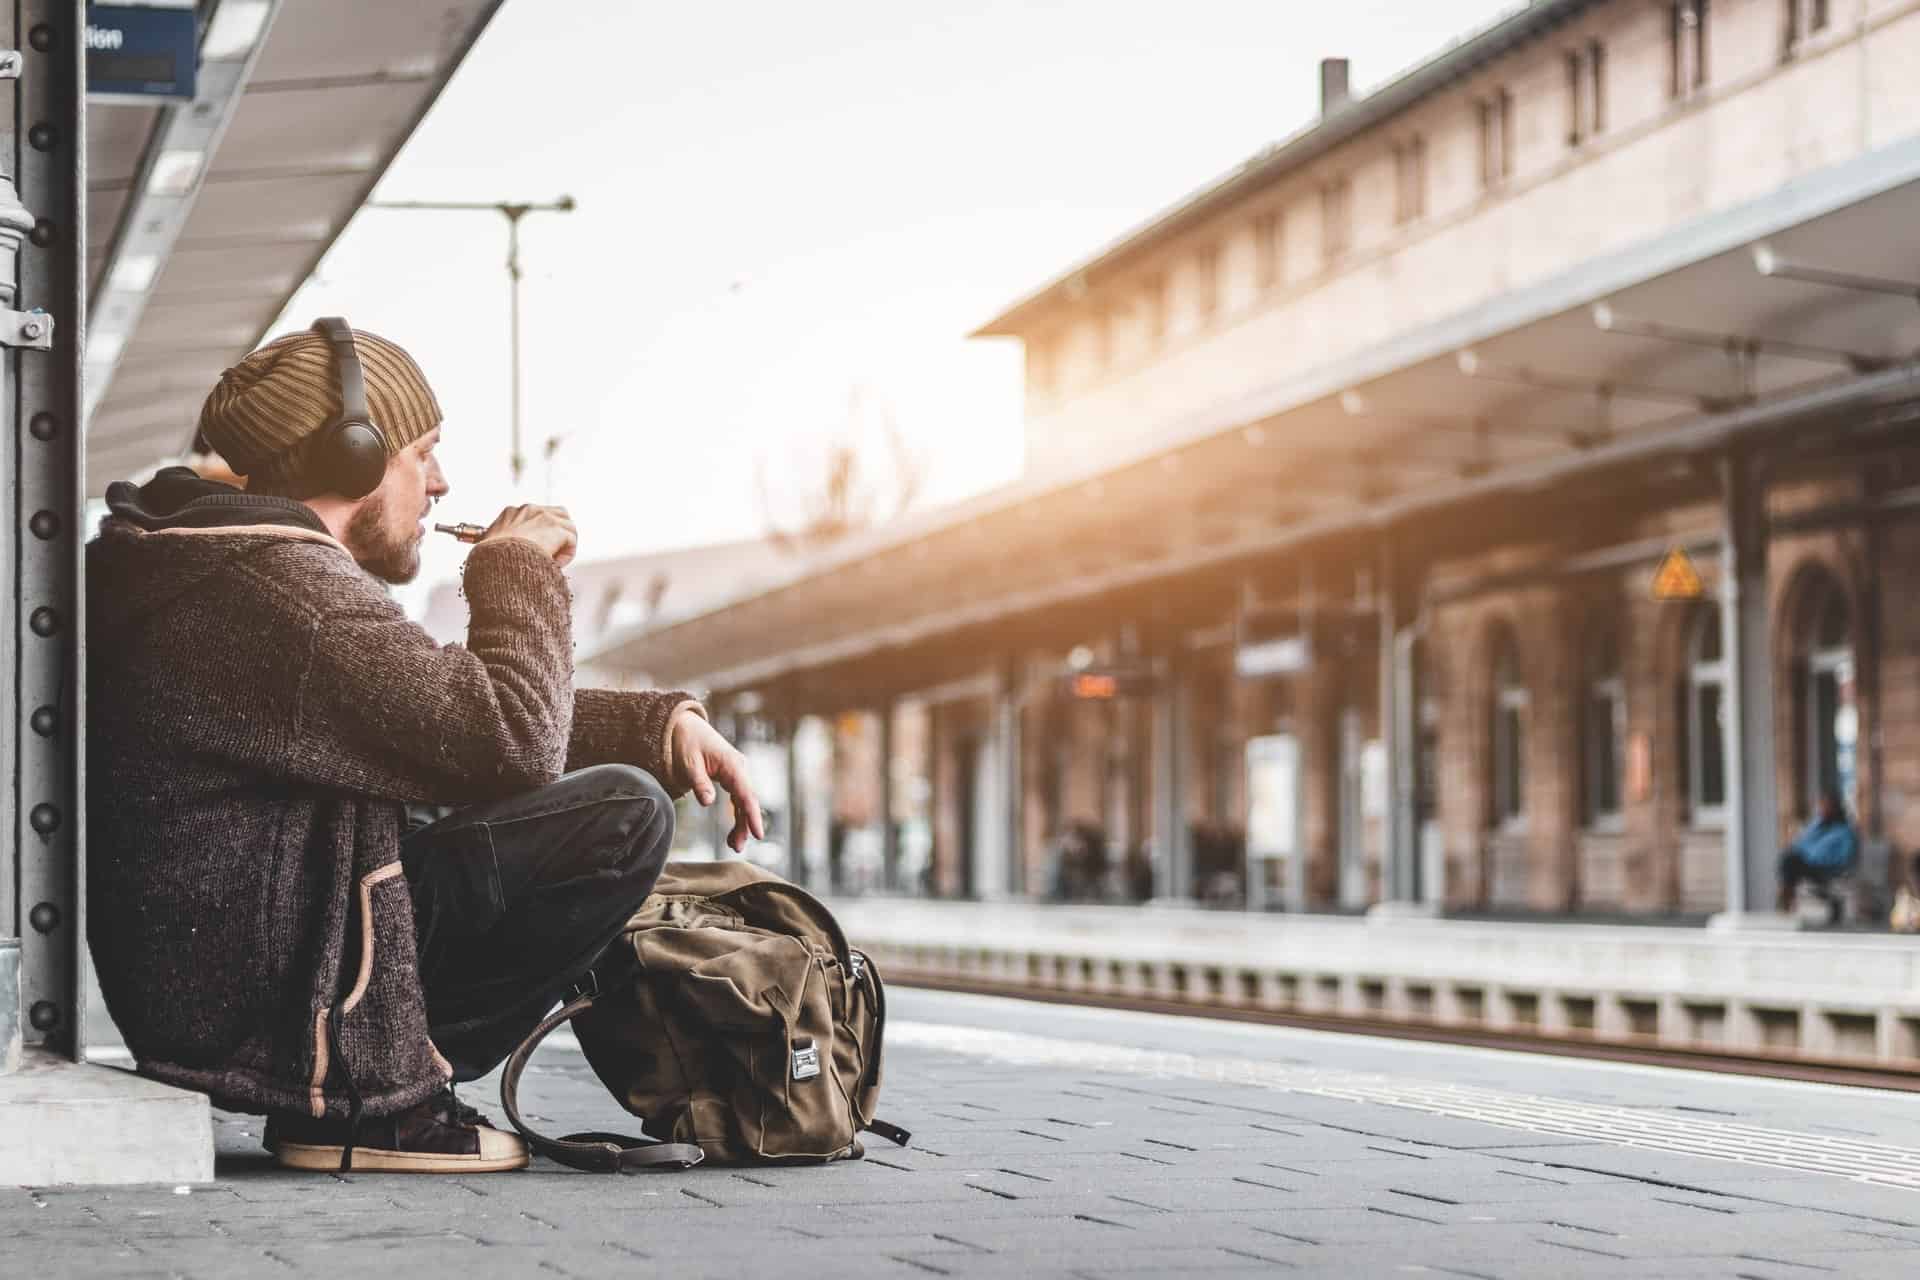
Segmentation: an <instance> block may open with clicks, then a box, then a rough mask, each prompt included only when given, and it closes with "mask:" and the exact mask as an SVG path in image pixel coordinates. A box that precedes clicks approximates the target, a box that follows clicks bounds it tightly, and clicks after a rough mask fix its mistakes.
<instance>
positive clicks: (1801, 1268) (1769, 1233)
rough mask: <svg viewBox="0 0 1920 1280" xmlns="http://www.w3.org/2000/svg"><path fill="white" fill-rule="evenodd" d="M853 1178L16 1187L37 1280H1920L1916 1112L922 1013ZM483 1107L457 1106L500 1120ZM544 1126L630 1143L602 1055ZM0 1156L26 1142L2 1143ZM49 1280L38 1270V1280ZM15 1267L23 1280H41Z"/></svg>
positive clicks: (1786, 1092)
mask: <svg viewBox="0 0 1920 1280" xmlns="http://www.w3.org/2000/svg"><path fill="white" fill-rule="evenodd" d="M891 1004H892V1011H893V1026H892V1029H891V1032H890V1034H889V1041H888V1053H889V1059H888V1078H887V1084H886V1089H885V1093H884V1101H885V1106H884V1108H883V1111H882V1115H883V1117H884V1118H886V1119H889V1120H892V1121H894V1122H896V1123H898V1124H901V1125H903V1126H905V1127H907V1128H909V1129H911V1130H913V1132H914V1135H915V1136H914V1142H913V1145H912V1146H910V1147H908V1148H906V1149H904V1150H902V1149H898V1148H894V1147H891V1146H890V1145H889V1144H886V1143H883V1142H879V1141H874V1142H872V1143H870V1146H869V1150H870V1156H869V1158H868V1159H867V1160H865V1161H863V1162H859V1163H847V1164H840V1165H833V1166H827V1167H823V1168H804V1169H762V1168H748V1169H720V1168H701V1169H696V1170H693V1171H689V1172H686V1173H669V1174H653V1175H645V1176H637V1177H628V1178H613V1177H602V1176H596V1175H590V1174H581V1173H575V1172H572V1171H570V1170H566V1169H561V1168H558V1167H556V1166H553V1165H548V1164H545V1163H544V1162H542V1163H536V1166H535V1168H534V1169H533V1170H532V1171H531V1172H528V1173H519V1174H495V1175H489V1176H480V1177H474V1178H459V1179H447V1178H423V1177H408V1176H404V1175H367V1174H349V1175H331V1174H329V1175H312V1174H307V1175H299V1174H289V1173H283V1172H281V1171H278V1170H276V1169H275V1168H274V1167H273V1166H272V1164H271V1163H270V1161H269V1159H268V1157H267V1156H266V1155H265V1154H264V1153H263V1152H261V1151H260V1149H259V1147H258V1145H257V1135H258V1132H259V1128H258V1122H257V1121H256V1120H254V1119H253V1118H251V1117H244V1116H231V1115H222V1116H220V1117H219V1119H218V1121H217V1128H218V1135H217V1136H218V1146H219V1153H220V1154H219V1164H218V1171H217V1178H218V1180H217V1181H216V1182H215V1183H214V1184H212V1185H209V1186H196V1187H191V1188H173V1187H151V1188H131V1189H111V1190H107V1189H88V1188H47V1189H18V1190H16V1189H11V1188H7V1189H0V1258H4V1260H5V1262H6V1264H7V1265H6V1267H5V1270H6V1272H7V1273H8V1274H31V1275H34V1276H88V1277H93V1276H190V1277H216V1276H248V1277H252V1276H269V1277H271V1276H278V1275H289V1276H292V1275H298V1274H306V1273H311V1274H325V1275H330V1276H336V1277H347V1276H361V1275H367V1274H372V1273H375V1272H376V1271H381V1272H389V1273H393V1274H404V1275H405V1276H406V1277H407V1280H428V1278H429V1277H440V1276H458V1277H463V1278H471V1277H478V1276H496V1275H497V1276H539V1275H551V1276H561V1277H566V1276H577V1277H598V1276H609V1277H611V1276H620V1277H632V1276H641V1275H672V1276H688V1277H695V1276H713V1277H739V1278H743V1280H745V1278H752V1277H763V1276H764V1277H774V1276H779V1277H820V1278H821V1280H829V1278H831V1280H839V1278H840V1277H847V1276H859V1277H865V1276H875V1277H907V1278H911V1277H914V1276H929V1275H931V1276H942V1275H951V1276H1007V1277H1013V1276H1021V1277H1024V1276H1085V1277H1104V1276H1130V1275H1167V1276H1185V1275H1207V1276H1213V1275H1221V1276H1231V1275H1248V1276H1252V1275H1262V1276H1273V1275H1289V1276H1291V1275H1299V1276H1329V1277H1332V1276H1339V1277H1366V1276H1395V1275H1403V1274H1427V1275H1436V1276H1468V1277H1500V1278H1503V1280H1504V1278H1507V1277H1513V1278H1516V1280H1517V1278H1520V1277H1536V1276H1541V1275H1549V1274H1550V1275H1552V1276H1554V1277H1555V1278H1556V1280H1572V1278H1574V1277H1587V1276H1634V1277H1668V1276H1671V1277H1696V1276H1701V1277H1704V1276H1725V1277H1752V1278H1765V1280H1788V1278H1789V1277H1798V1278H1800V1280H1807V1278H1808V1277H1817V1276H1823V1275H1824V1276H1844V1277H1877V1276H1889V1277H1892V1276H1900V1277H1903V1278H1904V1277H1911V1276H1913V1275H1915V1274H1916V1273H1920V1096H1908V1095H1892V1094H1885V1093H1874V1092H1867V1091H1858V1090H1843V1089H1836V1088H1828V1087H1821V1086H1807V1085H1796V1084H1785V1083H1780V1082H1773V1081H1763V1080H1749V1079H1745V1078H1737V1077H1729V1076H1708V1075H1702V1074H1694V1073H1684V1072H1670V1071H1660V1070H1654V1069H1649V1068H1636V1067H1624V1066H1618V1065H1611V1064H1600V1063H1590V1062H1581V1061H1573V1060H1567V1059H1557V1058H1548V1057H1541V1056H1533V1055H1520V1054H1507V1053H1497V1052H1491V1051H1485V1050H1472V1049H1456V1048H1450V1047H1445V1046H1433V1045H1426V1044H1416V1043H1410V1042H1403V1041H1390V1040H1378V1039H1368V1038H1361V1037H1351V1036H1342V1035H1332V1034H1327V1033H1320V1032H1308V1031H1294V1030H1287V1029H1278V1028H1269V1027H1258V1026H1250V1025H1243V1024H1233V1023H1220V1022H1210V1021H1205V1020H1200V1019H1192V1018H1171V1017H1159V1016H1152V1015H1140V1014H1128V1013H1117V1012H1112V1011H1105V1010H1083V1009H1071V1008H1063V1007H1058V1006H1049V1005H1040V1004H1028V1003H1020V1002H1012V1001H1003V1000H994V999H987V998H982V997H973V996H960V995H949V994H941V993H934V992H921V991H909V990H903V989H897V988H896V990H895V991H894V992H893V993H892V999H891ZM490 1083H491V1082H486V1083H483V1084H480V1085H475V1086H470V1087H469V1088H467V1089H465V1090H463V1091H462V1093H463V1097H466V1098H467V1099H468V1100H470V1101H474V1102H477V1103H480V1104H482V1105H483V1106H487V1107H488V1109H489V1110H491V1111H496V1112H497V1107H496V1106H492V1105H489V1104H490V1103H492V1102H493V1101H494V1096H493V1093H492V1090H491V1088H490ZM527 1106H528V1107H529V1109H530V1110H532V1111H533V1112H535V1113H537V1114H538V1115H539V1116H540V1117H541V1118H542V1119H543V1120H545V1121H547V1122H548V1123H550V1124H552V1125H553V1126H554V1127H555V1128H556V1129H557V1130H564V1129H567V1128H578V1127H589V1126H605V1125H607V1124H609V1123H610V1122H615V1121H617V1120H619V1119H621V1118H622V1117H621V1114H620V1113H619V1111H618V1109H617V1108H615V1107H613V1105H612V1104H611V1102H610V1101H608V1100H607V1098H606V1095H605V1094H604V1092H603V1091H602V1090H601V1088H600V1086H599V1084H598V1083H597V1081H595V1080H594V1078H593V1076H592V1074H591V1072H590V1070H589V1069H588V1068H587V1066H586V1063H585V1061H584V1060H583V1059H582V1058H581V1057H580V1056H579V1054H578V1052H577V1050H572V1049H569V1048H568V1047H566V1046H564V1045H562V1046H560V1047H557V1048H554V1049H551V1050H547V1051H543V1053H542V1055H541V1057H540V1058H539V1059H538V1060H537V1061H536V1063H535V1074H534V1075H533V1076H532V1077H531V1079H530V1083H529V1093H528V1095H527ZM0 1140H3V1139H0ZM22 1264H24V1265H22ZM16 1268H17V1269H16Z"/></svg>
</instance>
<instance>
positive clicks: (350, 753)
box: [286, 539, 573, 803]
mask: <svg viewBox="0 0 1920 1280" xmlns="http://www.w3.org/2000/svg"><path fill="white" fill-rule="evenodd" d="M332 572H333V573H334V574H337V579H336V578H333V577H330V578H329V579H328V580H327V581H325V582H324V583H321V584H318V585H319V587H320V591H321V594H320V596H319V600H320V603H321V608H320V609H319V610H318V611H314V612H312V613H310V615H309V623H310V625H309V630H308V633H307V635H306V636H305V638H304V643H305V646H306V649H307V653H306V655H305V656H306V659H307V661H306V663H305V670H304V674H303V675H302V678H301V680H300V685H299V692H298V697H297V700H296V704H295V711H294V716H293V731H292V734H291V739H290V741H289V743H288V744H287V752H286V753H287V757H288V760H287V765H288V768H289V770H290V772H292V773H293V775H294V776H296V777H301V778H305V779H307V780H309V781H312V782H317V783H321V784H323V785H328V786H337V787H341V788H345V789H348V790H354V791H361V792H366V793H370V794H373V795H380V796H386V797H390V798H393V799H400V800H432V801H440V802H447V803H471V802H474V801H480V800H488V799H493V798H496V797H500V796H505V795H510V794H513V793H515V792H518V791H523V790H525V789H527V788H529V787H534V786H539V785H542V784H544V783H547V782H551V781H553V779H555V778H557V777H558V776H559V775H560V772H561V770H562V768H563V767H564V765H565V763H566V759H567V743H568V739H569V735H570V734H571V732H572V719H573V657H572V648H573V644H572V626H571V618H570V614H569V601H568V593H567V585H566V579H565V577H564V576H563V575H562V574H561V572H560V569H559V567H558V566H557V565H555V564H554V563H553V562H552V560H550V559H548V558H547V557H546V556H544V555H542V554H541V552H540V550H539V549H538V548H537V547H534V546H531V545H529V544H527V543H525V542H522V541H520V540H517V539H502V540H500V541H498V542H492V543H486V544H483V545H481V546H477V547H475V548H474V549H473V551H472V553H471V554H470V555H469V556H468V558H467V567H466V577H465V588H466V596H467V603H468V606H469V608H470V610H471V621H470V622H469V625H468V629H467V644H466V645H464V646H462V645H457V644H454V645H446V646H441V645H439V644H437V643H436V642H435V641H434V639H433V637H431V636H429V635H428V634H427V633H426V632H425V631H424V630H423V629H421V628H420V627H419V626H418V625H416V624H415V623H414V622H412V621H411V620H409V619H408V618H407V616H406V614H405V613H404V612H402V611H401V609H400V607H399V606H398V605H397V604H395V603H394V602H393V600H392V599H391V598H390V597H388V596H387V595H386V593H384V592H383V591H381V590H379V588H378V587H376V586H375V585H374V584H373V583H372V582H370V581H364V580H362V579H360V578H359V577H358V576H357V575H354V574H349V573H347V572H343V571H339V570H335V571H332ZM310 608H311V606H310Z"/></svg>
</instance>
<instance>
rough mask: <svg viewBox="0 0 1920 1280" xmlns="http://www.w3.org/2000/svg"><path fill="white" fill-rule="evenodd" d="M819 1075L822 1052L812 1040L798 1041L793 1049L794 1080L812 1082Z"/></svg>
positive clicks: (803, 1039)
mask: <svg viewBox="0 0 1920 1280" xmlns="http://www.w3.org/2000/svg"><path fill="white" fill-rule="evenodd" d="M819 1074H820V1050H819V1049H818V1048H816V1047H815V1046H814V1043H813V1041H812V1040H810V1039H806V1038H802V1039H799V1040H796V1041H795V1042H794V1047H793V1078H794V1079H795V1080H811V1079H813V1078H814V1077H815V1076H817V1075H819Z"/></svg>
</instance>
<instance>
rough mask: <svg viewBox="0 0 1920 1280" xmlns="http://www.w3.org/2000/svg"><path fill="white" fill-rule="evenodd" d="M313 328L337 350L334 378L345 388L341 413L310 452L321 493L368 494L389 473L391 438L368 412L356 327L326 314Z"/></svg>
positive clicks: (323, 432)
mask: <svg viewBox="0 0 1920 1280" xmlns="http://www.w3.org/2000/svg"><path fill="white" fill-rule="evenodd" d="M313 329H314V332H315V333H318V334H319V335H320V336H321V337H323V338H325V339H326V340H327V346H328V348H329V349H330V350H331V351H332V352H333V372H334V381H335V382H336V383H337V384H338V385H339V388H340V416H339V417H337V418H335V419H334V420H333V421H332V422H330V423H328V424H327V425H326V426H325V427H324V428H322V431H321V434H322V436H323V439H322V440H321V441H320V443H319V444H318V445H317V446H316V447H315V448H314V451H313V453H311V454H310V455H309V461H310V463H311V465H312V467H313V468H314V478H315V480H316V481H317V482H318V483H320V484H321V485H323V486H324V488H323V489H322V492H325V493H339V494H342V495H344V496H346V497H349V498H364V497H366V496H367V495H368V494H370V493H372V492H373V491H374V490H375V489H378V488H379V487H380V481H381V480H382V479H383V478H384V477H385V476H386V474H387V437H386V433H385V432H383V431H381V430H380V428H379V426H378V425H377V424H376V423H375V422H374V420H373V417H372V415H371V414H369V413H368V412H367V379H366V375H365V374H363V373H362V372H361V371H360V356H359V354H358V353H357V352H355V351H354V349H353V330H352V329H351V328H349V327H348V325H347V322H346V321H345V320H343V319H341V318H340V317H339V316H323V317H321V318H320V319H318V320H315V321H314V322H313Z"/></svg>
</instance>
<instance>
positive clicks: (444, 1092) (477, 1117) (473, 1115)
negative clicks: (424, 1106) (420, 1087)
mask: <svg viewBox="0 0 1920 1280" xmlns="http://www.w3.org/2000/svg"><path fill="white" fill-rule="evenodd" d="M434 1110H436V1111H440V1112H443V1113H444V1114H445V1115H446V1117H447V1119H448V1120H450V1121H452V1122H453V1123H454V1124H463V1125H469V1126H480V1125H485V1126H486V1127H487V1128H489V1129H491V1128H492V1127H493V1122H492V1121H490V1120H488V1119H487V1117H486V1116H485V1115H483V1114H482V1113H481V1111H480V1109H479V1108H478V1107H470V1106H468V1105H467V1104H466V1103H464V1102H462V1101H460V1095H459V1094H458V1093H456V1092H454V1087H453V1084H452V1083H451V1082H449V1083H447V1084H445V1085H442V1086H441V1088H440V1092H439V1093H438V1094H436V1095H434Z"/></svg>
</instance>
